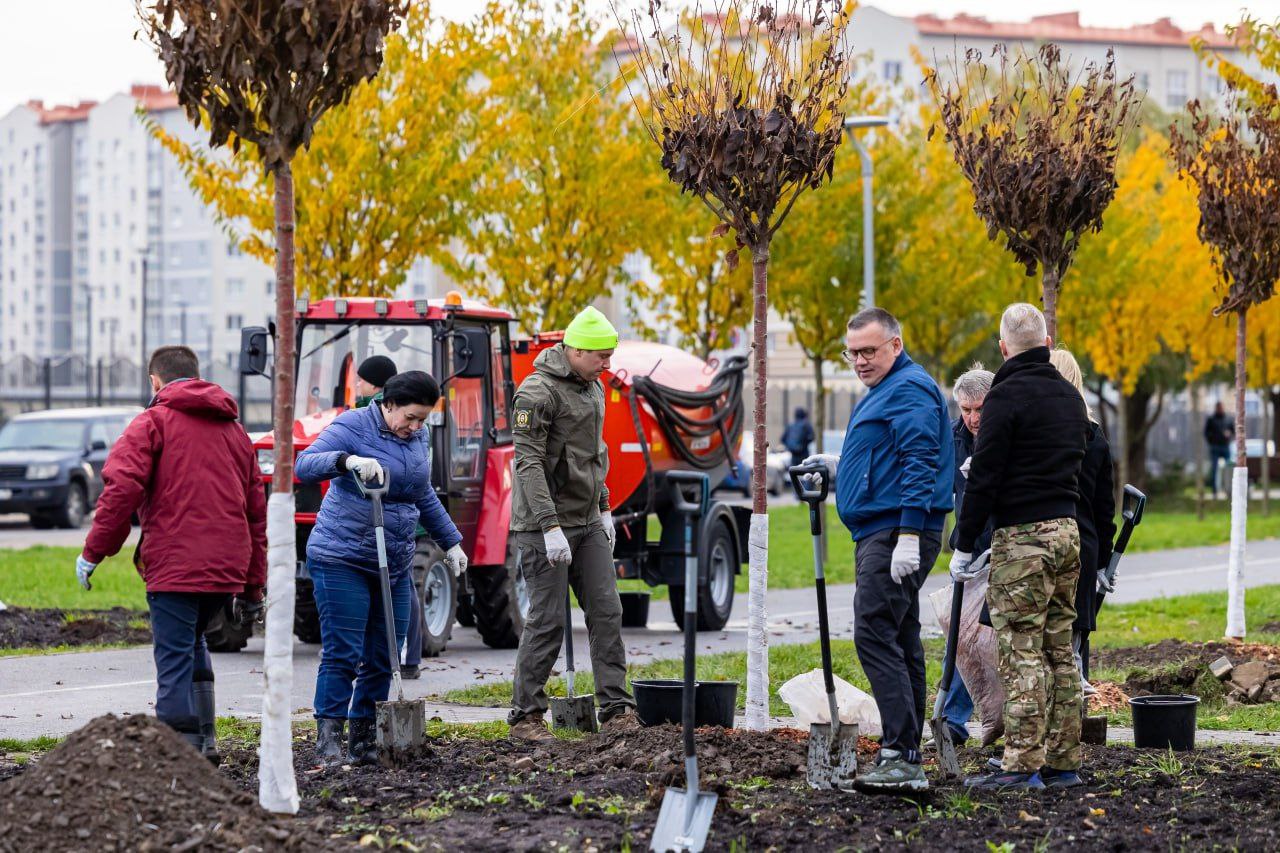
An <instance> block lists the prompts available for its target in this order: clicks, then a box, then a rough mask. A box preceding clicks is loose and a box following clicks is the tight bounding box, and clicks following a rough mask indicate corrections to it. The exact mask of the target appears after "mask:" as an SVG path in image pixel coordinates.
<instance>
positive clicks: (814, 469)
mask: <svg viewBox="0 0 1280 853" xmlns="http://www.w3.org/2000/svg"><path fill="white" fill-rule="evenodd" d="M787 473H788V474H790V475H791V487H792V488H793V489H795V492H796V499H797V500H799V501H800V502H801V503H807V504H808V505H809V532H810V533H812V534H813V535H814V536H821V535H822V508H821V507H822V502H823V501H825V500H826V499H827V493H828V491H829V490H830V488H831V484H830V483H829V482H828V480H829V479H830V476H829V474H828V471H827V466H826V465H823V464H821V463H819V462H814V463H812V464H810V465H793V466H791V467H790V468H788V469H787ZM814 474H816V475H819V476H818V477H816V479H817V481H818V485H817V487H816V488H810V487H808V486H806V485H805V484H804V478H805V477H807V476H810V475H814Z"/></svg>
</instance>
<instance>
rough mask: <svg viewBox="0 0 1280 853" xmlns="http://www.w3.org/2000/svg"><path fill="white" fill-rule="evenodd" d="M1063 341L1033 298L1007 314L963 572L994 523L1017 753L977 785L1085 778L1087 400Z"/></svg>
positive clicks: (995, 572)
mask: <svg viewBox="0 0 1280 853" xmlns="http://www.w3.org/2000/svg"><path fill="white" fill-rule="evenodd" d="M1051 344H1052V341H1050V339H1049V336H1048V334H1047V332H1046V328H1045V320H1044V315H1043V314H1041V313H1040V311H1039V309H1037V308H1036V307H1035V306H1033V305H1027V304H1025V303H1020V304H1017V305H1011V306H1009V308H1007V309H1006V310H1005V312H1004V316H1003V318H1002V319H1001V321H1000V351H1001V352H1002V353H1003V354H1004V357H1005V363H1004V365H1003V366H1002V367H1001V368H1000V370H999V371H998V372H997V373H996V375H995V378H994V379H993V380H992V383H991V391H990V392H989V393H988V394H987V397H986V400H985V402H984V404H983V408H982V429H981V430H980V431H979V433H978V436H977V443H976V445H975V447H974V451H973V458H972V461H971V462H970V466H969V480H968V485H967V488H966V490H965V499H964V503H963V505H962V507H961V510H960V518H959V521H958V523H957V526H956V530H957V534H956V540H955V553H954V555H953V556H952V558H951V576H952V578H953V579H954V580H956V581H967V580H971V579H972V578H973V577H974V574H973V573H972V572H971V571H970V564H971V563H972V562H973V551H974V543H975V541H976V539H977V537H978V536H979V534H981V532H982V530H983V528H984V527H985V526H986V525H987V523H988V520H990V522H991V525H992V527H994V528H995V533H994V535H993V537H992V541H991V576H990V582H989V584H988V586H987V606H988V609H989V610H990V612H991V624H992V626H993V627H994V628H995V631H996V638H997V641H998V649H999V670H1000V680H1001V682H1002V683H1003V685H1004V689H1005V705H1004V727H1005V729H1004V731H1005V750H1004V757H1003V759H1002V761H1001V766H1000V768H999V769H998V770H995V771H994V772H990V773H984V774H981V775H979V776H974V777H971V778H969V779H966V780H965V784H966V785H967V786H969V787H973V788H991V789H996V790H1005V789H1020V790H1027V789H1039V788H1044V787H1046V786H1048V787H1055V788H1067V787H1075V786H1077V785H1081V784H1083V781H1082V780H1081V778H1080V775H1079V770H1080V708H1081V701H1082V699H1081V689H1080V676H1079V672H1078V671H1077V670H1076V667H1075V658H1074V655H1073V653H1072V649H1071V624H1072V622H1073V621H1074V620H1075V616H1076V608H1075V595H1076V582H1077V581H1078V579H1079V577H1080V531H1079V529H1078V527H1077V525H1076V504H1077V500H1078V497H1079V485H1078V479H1079V473H1080V466H1081V463H1082V461H1083V460H1084V454H1085V445H1086V443H1087V441H1088V433H1089V420H1088V413H1087V410H1086V408H1085V403H1084V399H1083V398H1082V397H1081V396H1080V393H1079V392H1078V391H1076V389H1075V387H1074V386H1073V385H1072V384H1071V383H1070V382H1068V381H1067V380H1066V379H1064V378H1063V377H1062V374H1060V373H1058V371H1057V369H1056V368H1054V366H1053V365H1052V364H1051V363H1050V361H1049V347H1050V346H1051Z"/></svg>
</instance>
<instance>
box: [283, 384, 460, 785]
mask: <svg viewBox="0 0 1280 853" xmlns="http://www.w3.org/2000/svg"><path fill="white" fill-rule="evenodd" d="M439 399H440V386H439V385H438V384H437V383H436V381H435V380H434V379H432V378H431V376H429V375H428V374H426V373H423V372H422V371H421V370H410V371H406V372H405V373H401V374H398V375H396V376H393V377H392V378H391V379H389V380H388V381H387V384H386V386H385V387H384V388H383V391H382V399H381V400H380V401H377V402H374V403H373V404H372V405H369V406H367V407H365V408H361V409H353V410H351V411H349V412H343V413H342V414H341V415H339V416H338V417H337V418H336V419H335V420H334V421H333V423H331V424H330V425H329V426H328V427H326V428H325V430H324V432H322V433H320V436H319V437H318V438H317V439H316V441H315V443H314V444H312V445H311V446H310V447H308V448H307V449H306V450H304V451H303V452H302V453H300V454H299V455H298V463H297V472H296V473H297V477H298V479H299V480H301V481H302V482H304V483H318V482H320V481H321V480H333V482H332V483H331V484H330V485H329V491H328V492H327V493H326V494H325V496H324V501H323V502H322V503H321V504H320V512H319V514H317V516H316V526H315V529H314V530H312V532H311V538H310V539H308V540H307V571H308V572H309V573H310V575H311V580H312V583H313V584H314V585H315V597H316V608H317V609H318V610H319V612H320V640H321V655H320V672H319V675H318V676H317V678H316V695H315V716H316V726H317V737H316V752H317V753H318V755H319V758H320V761H321V763H324V764H331V763H338V762H343V761H345V760H346V756H344V755H343V748H342V747H343V743H342V739H343V737H342V736H343V727H344V724H345V723H346V722H347V721H348V720H349V721H350V724H351V732H350V743H349V753H350V757H351V760H353V761H355V762H358V763H373V762H374V761H376V760H377V755H376V749H375V747H374V717H375V713H376V710H375V703H377V702H381V701H384V700H385V699H386V698H387V693H388V691H389V689H390V686H391V667H392V666H399V663H400V662H399V661H398V660H395V661H392V660H391V659H390V656H389V655H388V651H387V634H386V627H385V623H384V622H383V620H384V618H385V617H384V616H383V611H382V608H383V601H382V589H381V582H380V581H379V578H378V551H377V545H376V543H375V539H374V532H373V531H374V528H373V516H372V506H371V504H370V502H369V500H368V499H367V498H365V497H364V496H362V495H361V494H360V490H359V488H358V486H357V485H356V483H355V480H354V479H353V478H354V477H359V478H360V479H361V480H362V481H364V482H366V483H371V484H375V485H376V484H379V483H381V482H383V478H384V477H386V478H387V480H388V482H389V484H390V490H389V491H388V493H387V494H386V495H384V496H383V499H382V502H383V508H384V509H383V514H384V520H385V538H386V550H387V565H388V567H389V569H390V574H391V599H392V612H393V613H394V614H395V624H396V641H397V643H401V642H403V641H404V637H405V633H406V631H407V629H408V627H409V608H410V596H411V595H412V594H413V592H412V590H413V579H412V576H411V574H410V569H411V567H412V564H413V554H414V549H415V541H414V540H415V532H416V531H417V529H418V523H419V520H421V522H422V526H423V527H424V528H425V529H426V531H427V534H428V535H429V536H430V537H431V538H432V539H433V540H435V542H436V544H437V545H439V546H440V547H441V548H442V549H444V550H445V552H446V553H445V562H446V563H447V564H448V565H449V566H450V568H451V569H452V570H453V572H454V574H455V575H460V574H462V572H464V571H466V567H467V558H466V556H465V555H464V554H463V552H462V546H461V544H460V543H461V542H462V534H460V533H459V532H458V528H457V527H455V526H454V524H453V522H452V521H451V520H450V519H449V515H448V513H446V512H445V509H444V507H443V506H442V505H441V503H440V499H439V498H438V497H436V493H435V489H434V488H432V486H431V459H430V456H429V455H428V447H429V445H428V443H427V433H426V431H425V430H424V429H423V427H424V426H425V424H426V422H427V416H428V415H429V414H430V413H431V409H432V407H433V406H435V404H436V401H437V400H439ZM384 472H385V473H384Z"/></svg>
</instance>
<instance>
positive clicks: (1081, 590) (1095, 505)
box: [1049, 349, 1116, 695]
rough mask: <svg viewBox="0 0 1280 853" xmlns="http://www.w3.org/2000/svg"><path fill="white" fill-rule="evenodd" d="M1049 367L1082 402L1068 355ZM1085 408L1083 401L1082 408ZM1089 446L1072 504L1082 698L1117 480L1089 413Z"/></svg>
mask: <svg viewBox="0 0 1280 853" xmlns="http://www.w3.org/2000/svg"><path fill="white" fill-rule="evenodd" d="M1049 362H1050V363H1051V364H1052V365H1053V366H1054V367H1056V368H1057V369H1058V372H1059V373H1061V374H1062V376H1063V378H1065V379H1066V380H1067V381H1068V382H1070V383H1071V384H1072V385H1074V386H1076V390H1077V391H1079V392H1080V396H1081V397H1084V377H1083V376H1082V375H1081V373H1080V365H1079V363H1078V362H1076V358H1075V356H1073V355H1072V354H1071V352H1070V351H1069V350H1065V349H1056V350H1053V351H1052V352H1050V353H1049ZM1087 405H1088V403H1087V401H1086V406H1087ZM1088 411H1089V443H1088V444H1087V445H1086V446H1085V452H1084V462H1083V463H1081V465H1080V478H1079V488H1080V497H1079V499H1078V501H1077V503H1076V524H1077V525H1078V526H1079V528H1080V580H1079V582H1078V583H1077V584H1076V621H1075V622H1074V623H1073V624H1072V626H1071V627H1072V632H1073V635H1074V636H1073V637H1072V643H1071V645H1072V647H1073V648H1074V649H1075V651H1076V664H1077V665H1078V666H1079V667H1080V674H1081V677H1082V678H1083V679H1084V685H1083V686H1084V692H1085V694H1086V695H1088V694H1091V693H1095V692H1096V691H1095V690H1094V689H1093V687H1092V686H1091V685H1090V684H1089V681H1088V665H1087V663H1086V659H1087V657H1088V652H1087V649H1088V639H1089V634H1090V633H1091V632H1093V631H1094V630H1096V629H1097V620H1096V616H1097V614H1096V613H1095V612H1094V601H1095V600H1096V596H1097V587H1098V572H1099V571H1101V570H1102V569H1104V568H1106V566H1107V563H1108V562H1110V561H1111V548H1112V544H1113V543H1114V541H1115V536H1116V523H1115V515H1116V498H1115V481H1114V479H1113V478H1112V474H1111V445H1109V444H1108V443H1107V437H1106V436H1105V435H1103V434H1102V427H1101V426H1099V425H1098V420H1097V417H1096V416H1095V415H1094V412H1093V410H1092V409H1089V410H1088Z"/></svg>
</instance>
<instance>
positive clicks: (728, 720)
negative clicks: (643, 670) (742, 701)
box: [631, 678, 738, 729]
mask: <svg viewBox="0 0 1280 853" xmlns="http://www.w3.org/2000/svg"><path fill="white" fill-rule="evenodd" d="M683 689H684V682H683V681H680V680H679V679H675V678H650V679H645V680H641V681H632V682H631V691H632V693H633V694H634V695H635V697H636V714H637V715H638V716H639V717H640V722H641V723H643V724H644V725H646V726H660V725H662V724H664V723H673V724H677V725H678V724H679V723H680V713H681V712H680V695H681V692H682V691H683ZM737 708H738V682H736V681H699V682H696V683H695V689H694V692H693V722H694V725H697V726H721V727H722V728H726V729H731V728H733V715H734V712H735V711H736V710H737Z"/></svg>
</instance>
